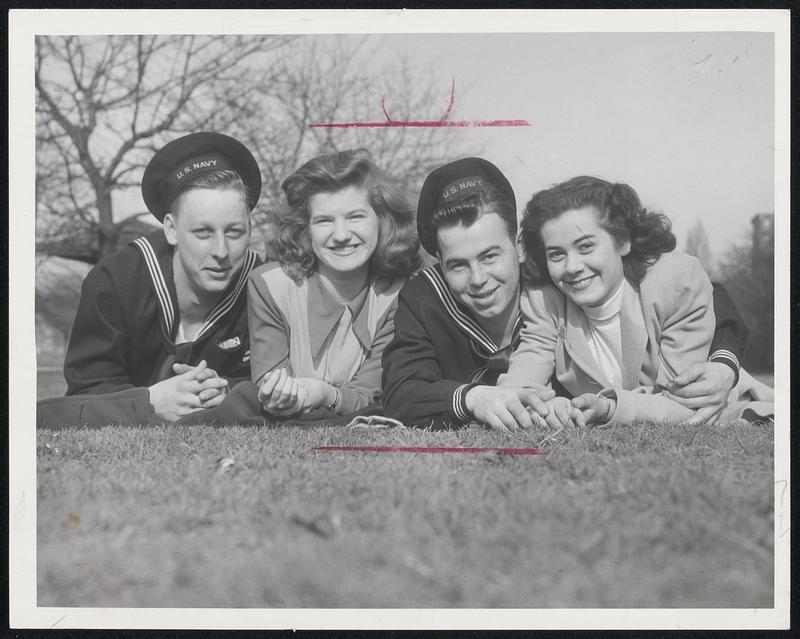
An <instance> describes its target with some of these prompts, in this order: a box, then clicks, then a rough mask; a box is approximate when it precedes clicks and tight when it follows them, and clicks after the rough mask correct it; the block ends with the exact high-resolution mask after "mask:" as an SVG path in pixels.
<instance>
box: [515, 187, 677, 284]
mask: <svg viewBox="0 0 800 639" xmlns="http://www.w3.org/2000/svg"><path fill="white" fill-rule="evenodd" d="M587 206H593V207H595V208H596V209H597V210H598V211H599V212H600V215H601V218H600V225H601V226H602V227H603V228H604V229H605V230H607V231H608V232H609V233H610V234H611V235H612V236H613V237H614V239H615V240H616V242H617V243H618V244H624V243H625V242H628V241H629V242H630V245H631V250H630V253H628V255H624V256H623V257H622V268H623V272H624V273H625V277H626V279H627V280H628V281H629V282H630V283H631V284H632V285H633V286H634V287H636V288H638V286H639V283H640V282H641V281H642V278H643V277H644V276H645V273H647V269H648V268H649V267H650V266H652V265H653V264H654V263H655V262H656V261H657V260H658V258H659V257H660V256H661V254H662V253H667V252H669V251H672V250H673V249H674V248H675V235H674V234H673V233H672V223H671V222H670V220H669V218H668V217H667V216H666V215H663V214H661V213H654V212H651V211H648V210H647V209H645V208H644V207H643V206H642V203H641V201H640V200H639V196H638V195H637V194H636V191H634V190H633V189H632V188H631V187H630V186H628V185H627V184H622V183H619V182H618V183H616V184H612V183H611V182H607V181H606V180H601V179H600V178H596V177H589V176H585V175H584V176H580V177H575V178H572V179H571V180H567V181H566V182H561V183H560V184H556V185H555V186H552V187H551V188H549V189H545V190H543V191H539V192H538V193H535V194H534V195H533V197H532V198H531V199H530V201H529V202H528V204H527V205H526V207H525V214H524V216H523V219H522V233H521V236H522V241H523V243H524V245H525V250H526V252H527V257H526V260H525V264H524V265H523V267H522V279H523V281H524V282H525V283H526V284H533V285H542V284H548V283H551V280H550V275H549V273H548V271H547V258H546V256H545V252H544V246H543V243H542V236H541V230H542V226H543V225H544V223H545V222H547V221H548V220H552V219H554V218H557V217H558V216H560V215H561V214H562V213H565V212H566V211H571V210H574V209H581V208H584V207H587Z"/></svg>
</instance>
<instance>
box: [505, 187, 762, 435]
mask: <svg viewBox="0 0 800 639" xmlns="http://www.w3.org/2000/svg"><path fill="white" fill-rule="evenodd" d="M521 239H522V241H523V243H524V245H525V249H526V252H527V259H526V263H525V265H524V267H523V280H524V282H525V283H526V285H527V286H526V288H525V290H524V292H523V295H522V298H521V309H522V314H523V318H524V326H523V329H522V333H521V342H520V346H519V349H518V350H517V351H516V352H515V353H514V354H512V356H511V360H510V363H509V370H508V374H507V375H505V376H503V377H501V379H500V380H499V383H500V384H503V385H511V386H531V385H544V384H547V383H548V382H549V381H550V379H551V376H553V375H555V378H556V379H557V381H558V382H559V383H560V385H561V386H562V387H563V388H564V389H566V391H567V392H568V393H570V394H572V395H573V396H574V397H575V398H574V399H573V400H571V401H570V400H569V399H567V398H565V397H555V398H553V399H552V400H550V401H549V404H550V408H551V410H552V412H554V413H555V414H556V415H557V416H558V418H559V421H560V422H561V423H568V422H570V421H571V420H574V421H575V422H576V423H582V422H609V421H614V422H618V423H630V422H633V421H637V420H638V421H656V422H660V421H683V420H686V419H690V418H691V417H692V415H693V412H694V411H692V410H690V409H689V408H686V407H685V406H683V405H682V404H680V403H678V402H677V401H675V400H673V399H672V398H670V397H669V396H668V393H664V392H662V391H667V390H668V389H669V388H670V385H671V383H672V380H673V379H674V378H675V377H676V376H677V375H678V374H679V373H680V372H682V371H684V370H686V369H687V368H689V367H690V366H691V365H692V364H695V363H698V362H705V361H706V359H707V357H708V353H709V347H710V345H711V341H712V338H713V336H714V325H715V321H714V308H713V302H712V286H711V282H710V281H709V279H708V276H707V275H706V273H705V272H704V271H703V268H702V267H701V265H700V262H699V261H698V260H697V259H695V258H694V257H691V256H689V255H685V254H683V253H680V252H678V251H674V248H675V236H674V235H673V234H672V231H671V230H670V222H669V219H668V218H666V217H665V216H664V215H660V214H657V213H652V212H650V211H647V210H646V209H644V208H643V207H642V205H641V203H640V201H639V197H638V196H637V194H636V192H635V191H634V190H633V189H632V188H631V187H630V186H628V185H626V184H611V183H609V182H606V181H605V180H601V179H598V178H593V177H577V178H573V179H571V180H569V181H567V182H563V183H561V184H557V185H556V186H554V187H552V188H550V189H546V190H544V191H540V192H539V193H536V194H535V195H534V196H533V198H532V199H531V201H530V202H528V205H527V207H526V211H525V216H524V219H523V222H522V232H521ZM746 389H756V390H759V391H763V392H762V393H759V394H760V395H761V397H767V398H769V395H770V392H769V389H766V388H765V387H763V385H760V384H758V383H757V382H754V380H753V379H752V378H751V377H750V376H749V375H747V373H746V372H745V371H742V372H741V378H740V380H739V385H738V386H737V388H736V389H734V392H733V393H732V395H734V396H737V397H738V395H739V394H741V393H742V392H743V391H744V390H746ZM729 404H730V405H729V409H730V410H728V411H727V415H726V416H727V417H732V416H734V415H736V416H738V414H739V413H741V409H742V408H743V406H742V404H741V403H737V404H734V403H733V402H730V401H729ZM749 407H750V408H751V409H753V410H755V411H756V413H757V414H760V415H765V414H769V413H771V412H772V406H771V404H769V403H766V402H760V403H755V404H751V405H749Z"/></svg>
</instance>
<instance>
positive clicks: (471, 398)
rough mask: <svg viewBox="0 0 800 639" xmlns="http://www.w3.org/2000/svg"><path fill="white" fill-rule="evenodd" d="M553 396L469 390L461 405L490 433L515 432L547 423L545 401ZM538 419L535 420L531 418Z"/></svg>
mask: <svg viewBox="0 0 800 639" xmlns="http://www.w3.org/2000/svg"><path fill="white" fill-rule="evenodd" d="M554 395H555V393H554V392H553V391H552V390H550V389H549V388H544V387H542V388H537V389H534V388H512V387H507V386H473V387H472V388H470V389H469V391H467V394H466V396H465V397H464V401H465V403H466V406H467V410H468V411H469V412H470V413H471V414H472V416H473V417H474V418H475V420H476V421H479V422H481V423H483V424H486V425H487V426H489V427H490V428H493V429H494V430H501V431H506V432H508V431H516V430H518V429H520V428H531V427H532V426H533V425H534V419H538V418H539V417H541V418H544V419H547V417H548V415H549V410H548V408H547V406H546V405H545V401H547V400H549V399H550V398H552V397H553V396H554ZM535 416H538V417H535Z"/></svg>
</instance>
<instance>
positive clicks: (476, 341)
mask: <svg viewBox="0 0 800 639" xmlns="http://www.w3.org/2000/svg"><path fill="white" fill-rule="evenodd" d="M420 275H422V276H423V277H425V279H426V280H428V282H429V283H430V285H431V286H432V287H433V290H434V292H435V293H436V295H437V297H438V298H439V301H440V302H441V303H442V307H443V308H444V310H445V311H446V312H447V314H448V315H449V316H450V319H452V320H453V324H455V326H456V327H457V328H458V329H459V330H460V331H461V332H462V333H464V334H465V335H466V336H467V338H469V340H470V342H471V343H472V345H473V347H474V348H475V352H476V354H477V355H479V356H481V357H484V358H488V357H490V356H491V355H492V354H494V353H497V352H498V351H501V350H503V349H501V348H500V347H499V346H498V345H497V344H496V343H495V341H494V340H493V339H492V338H491V337H489V334H488V333H487V332H486V331H485V330H484V329H483V327H482V326H481V325H480V324H478V322H477V321H476V320H475V318H474V317H473V316H472V314H471V313H469V311H467V310H466V309H465V308H464V307H463V306H462V305H461V304H459V303H458V302H457V301H456V299H455V297H453V294H452V293H451V292H450V287H449V286H448V285H447V282H446V281H445V279H444V275H443V274H442V271H441V268H440V266H439V265H438V264H435V265H433V266H429V267H428V268H426V269H424V270H423V271H421V272H420ZM521 327H522V317H521V315H520V312H519V308H518V309H517V312H516V319H515V320H514V328H513V331H512V338H511V342H512V343H513V342H514V341H515V339H516V337H517V336H518V335H519V331H520V328H521Z"/></svg>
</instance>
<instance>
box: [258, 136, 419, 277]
mask: <svg viewBox="0 0 800 639" xmlns="http://www.w3.org/2000/svg"><path fill="white" fill-rule="evenodd" d="M348 186H356V187H360V188H364V189H365V190H366V191H367V194H368V197H369V203H370V206H372V208H373V210H374V211H375V213H376V214H377V215H378V229H379V230H378V245H377V247H376V248H375V252H374V253H373V254H372V258H371V260H370V274H371V276H372V277H373V278H376V279H393V278H395V277H397V276H398V275H411V274H412V273H414V272H415V271H417V270H419V267H420V265H421V259H420V255H419V241H418V240H417V234H416V228H415V223H414V206H413V204H412V203H411V201H410V199H409V198H408V196H407V194H406V193H405V191H404V190H402V189H401V188H400V187H399V186H398V185H397V184H396V183H395V182H394V181H392V180H391V179H390V178H388V177H387V176H386V174H385V173H384V172H383V171H381V170H380V169H379V168H378V167H377V166H376V165H375V163H374V162H373V160H372V154H371V153H370V152H369V151H368V150H366V149H353V150H349V151H339V152H337V153H330V154H327V155H320V156H318V157H315V158H314V159H312V160H309V161H308V162H306V163H305V164H304V165H303V166H301V167H300V168H299V169H297V171H295V172H294V173H292V175H290V176H289V177H288V178H286V179H285V180H284V181H283V184H282V185H281V188H282V189H283V192H284V194H285V195H286V206H285V207H283V208H281V209H280V210H279V211H277V212H275V214H274V218H273V220H272V223H273V226H274V231H275V232H274V235H273V237H272V239H271V240H269V241H268V242H267V256H268V257H269V258H270V259H275V260H278V261H279V262H280V263H281V265H282V266H283V269H284V270H285V271H286V273H287V274H289V275H290V276H291V277H292V278H294V279H296V280H297V279H303V278H306V277H309V276H310V275H311V274H312V273H314V272H315V271H316V269H317V258H316V256H315V255H314V251H313V250H312V248H311V235H310V231H309V219H310V212H309V210H308V204H309V201H310V200H311V197H312V196H314V195H317V194H318V193H333V192H336V191H340V190H341V189H343V188H346V187H348Z"/></svg>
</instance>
